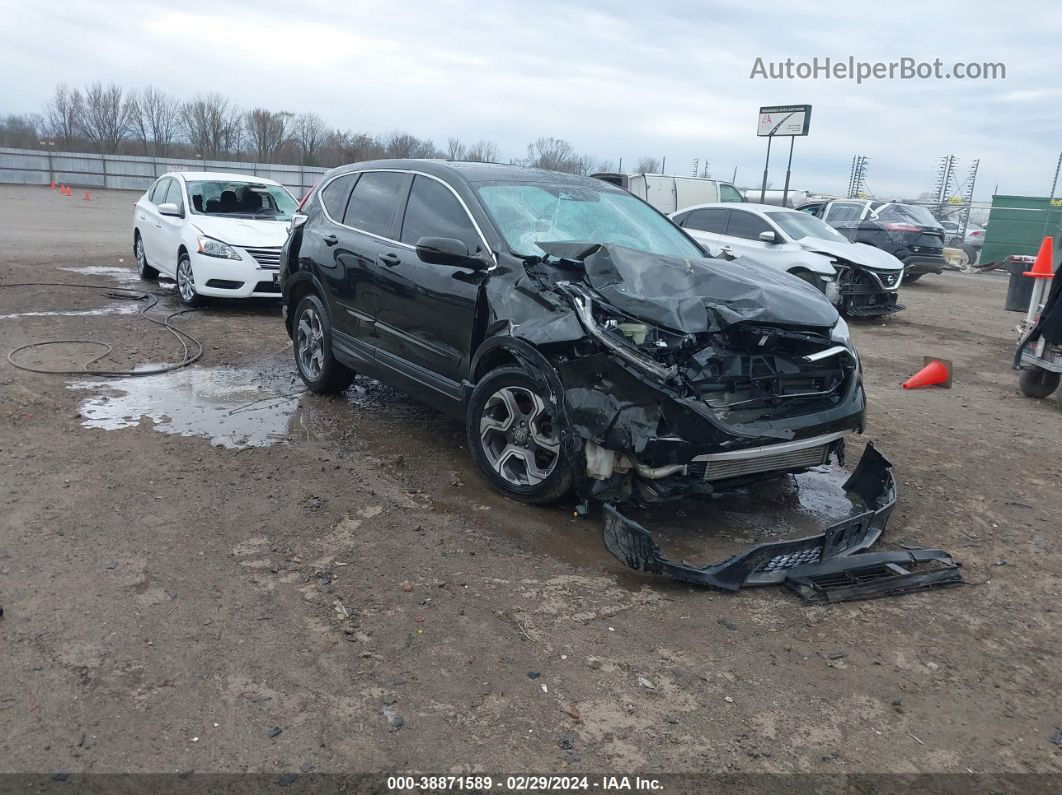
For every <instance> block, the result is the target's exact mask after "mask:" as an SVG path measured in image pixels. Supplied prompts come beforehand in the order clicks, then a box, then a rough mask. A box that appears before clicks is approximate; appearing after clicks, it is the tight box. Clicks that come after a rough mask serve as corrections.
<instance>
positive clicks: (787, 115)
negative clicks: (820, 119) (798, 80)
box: [756, 105, 811, 207]
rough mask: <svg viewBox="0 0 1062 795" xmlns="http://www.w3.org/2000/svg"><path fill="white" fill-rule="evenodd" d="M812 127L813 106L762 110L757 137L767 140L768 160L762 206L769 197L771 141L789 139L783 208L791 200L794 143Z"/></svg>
mask: <svg viewBox="0 0 1062 795" xmlns="http://www.w3.org/2000/svg"><path fill="white" fill-rule="evenodd" d="M810 127H811V105H768V106H766V107H762V108H760V117H759V125H758V126H757V128H756V135H757V136H758V137H760V138H766V139H767V160H766V162H764V164H763V184H762V185H761V186H760V204H763V200H764V199H765V198H766V195H767V170H768V168H770V165H771V139H772V138H776V137H778V138H781V137H784V136H788V137H789V162H788V163H787V164H786V167H785V190H783V191H782V206H783V207H785V206H786V205H785V203H786V200H787V199H788V198H789V175H790V173H791V172H792V170H793V143H794V142H795V141H796V137H797V136H798V135H807V134H808V129H809V128H810Z"/></svg>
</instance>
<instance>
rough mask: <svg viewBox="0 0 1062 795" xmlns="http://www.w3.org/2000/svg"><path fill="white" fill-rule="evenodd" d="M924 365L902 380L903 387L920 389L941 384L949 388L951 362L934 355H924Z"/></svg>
mask: <svg viewBox="0 0 1062 795" xmlns="http://www.w3.org/2000/svg"><path fill="white" fill-rule="evenodd" d="M924 362H925V364H924V366H923V367H922V369H921V370H919V371H918V372H917V373H915V374H914V375H912V376H911V377H910V378H908V379H907V380H906V381H904V382H903V388H904V389H920V388H922V387H924V386H942V387H944V388H945V389H951V362H949V361H948V360H947V359H938V358H936V357H935V356H926V357H924Z"/></svg>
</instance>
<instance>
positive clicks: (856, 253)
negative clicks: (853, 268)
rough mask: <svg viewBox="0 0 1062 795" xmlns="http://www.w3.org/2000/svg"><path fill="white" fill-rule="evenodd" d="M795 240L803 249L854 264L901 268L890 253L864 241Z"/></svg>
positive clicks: (896, 269) (879, 268) (877, 268)
mask: <svg viewBox="0 0 1062 795" xmlns="http://www.w3.org/2000/svg"><path fill="white" fill-rule="evenodd" d="M796 242H797V245H799V246H800V247H801V248H802V249H804V250H805V251H812V252H814V253H816V254H825V255H827V256H831V257H837V258H838V259H843V260H847V261H848V262H851V263H854V264H855V265H866V266H867V267H868V268H874V269H876V270H883V271H887V270H891V271H898V270H902V269H903V263H902V262H900V261H899V260H898V259H896V257H894V256H892V254H890V253H889V252H887V251H883V250H881V249H880V248H875V247H874V246H868V245H867V244H866V243H841V242H839V241H837V240H824V239H823V238H821V237H805V238H803V239H802V240H798V241H796Z"/></svg>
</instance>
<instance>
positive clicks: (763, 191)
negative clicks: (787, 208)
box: [760, 135, 774, 204]
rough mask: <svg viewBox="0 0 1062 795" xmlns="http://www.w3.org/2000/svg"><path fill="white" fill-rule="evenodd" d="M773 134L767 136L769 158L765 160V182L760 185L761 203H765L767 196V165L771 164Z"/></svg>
mask: <svg viewBox="0 0 1062 795" xmlns="http://www.w3.org/2000/svg"><path fill="white" fill-rule="evenodd" d="M772 138H774V136H773V135H768V136H767V159H766V160H765V161H764V162H763V184H761V185H760V204H763V200H764V199H765V198H767V167H768V166H770V164H771V139H772Z"/></svg>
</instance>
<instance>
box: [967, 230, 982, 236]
mask: <svg viewBox="0 0 1062 795" xmlns="http://www.w3.org/2000/svg"><path fill="white" fill-rule="evenodd" d="M984 236H985V233H984V232H982V231H981V230H980V229H975V230H974V231H973V232H971V233H970V237H984Z"/></svg>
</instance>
